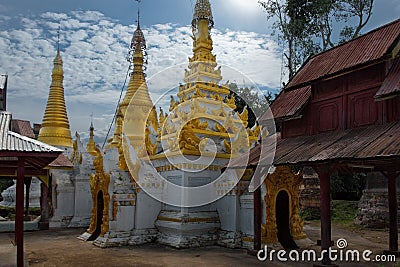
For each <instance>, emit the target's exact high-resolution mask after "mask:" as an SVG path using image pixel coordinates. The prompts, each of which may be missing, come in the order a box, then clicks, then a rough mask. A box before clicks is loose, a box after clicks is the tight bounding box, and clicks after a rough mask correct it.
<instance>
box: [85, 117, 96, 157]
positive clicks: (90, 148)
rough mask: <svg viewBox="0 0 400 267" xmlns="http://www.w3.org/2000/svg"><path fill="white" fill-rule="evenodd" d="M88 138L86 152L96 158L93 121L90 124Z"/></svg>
mask: <svg viewBox="0 0 400 267" xmlns="http://www.w3.org/2000/svg"><path fill="white" fill-rule="evenodd" d="M89 131H90V137H89V142H88V144H87V145H86V151H87V152H88V153H89V154H90V155H93V156H96V154H97V151H96V144H95V142H94V127H93V121H91V122H90V128H89Z"/></svg>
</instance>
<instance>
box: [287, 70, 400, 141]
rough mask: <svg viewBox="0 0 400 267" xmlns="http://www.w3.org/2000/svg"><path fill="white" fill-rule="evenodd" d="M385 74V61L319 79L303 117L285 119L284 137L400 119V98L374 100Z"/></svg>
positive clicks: (313, 86) (313, 87)
mask: <svg viewBox="0 0 400 267" xmlns="http://www.w3.org/2000/svg"><path fill="white" fill-rule="evenodd" d="M385 76H386V67H385V63H381V64H377V65H375V66H371V67H368V68H364V69H360V70H357V71H354V72H351V73H349V74H346V75H342V76H338V77H335V78H332V79H330V80H326V81H320V82H316V83H315V84H313V85H312V98H311V101H310V103H309V104H308V105H307V107H305V108H304V110H303V111H302V112H301V115H302V117H301V118H299V119H295V120H290V121H284V122H282V129H281V135H282V138H288V137H295V136H301V135H313V134H319V133H323V132H328V131H336V130H341V129H349V128H357V127H363V126H368V125H377V124H383V123H385V122H386V121H393V120H400V107H399V106H400V97H398V98H396V100H392V101H379V102H377V101H375V99H374V95H375V94H376V92H377V91H378V90H379V88H380V86H381V84H382V82H383V80H384V78H385ZM294 101H295V100H294ZM385 105H386V108H387V112H386V115H385V113H384V106H385Z"/></svg>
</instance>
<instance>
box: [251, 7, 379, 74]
mask: <svg viewBox="0 0 400 267" xmlns="http://www.w3.org/2000/svg"><path fill="white" fill-rule="evenodd" d="M258 2H259V3H260V5H261V6H262V8H263V9H264V10H265V11H266V14H267V18H268V19H269V20H270V19H274V20H275V21H274V23H273V30H274V32H273V33H274V34H277V36H278V41H279V42H280V43H281V44H284V47H285V48H284V59H285V68H287V70H288V74H289V80H290V79H291V78H292V77H293V76H294V74H295V73H296V71H297V70H298V68H299V67H300V66H301V65H302V64H303V62H304V61H305V60H306V59H307V58H308V57H309V56H311V55H313V54H316V53H319V52H321V51H325V50H327V49H329V48H331V47H333V46H335V45H336V44H338V43H342V42H345V41H348V40H350V39H353V38H355V37H357V36H358V35H359V34H360V32H361V30H362V29H363V28H364V26H365V25H366V24H367V22H368V21H369V19H370V17H371V15H372V7H373V4H374V0H266V1H258ZM340 25H343V26H342V28H341V29H340V30H339V31H338V32H334V31H333V30H334V28H333V26H340ZM339 28H340V27H339ZM334 34H336V35H338V38H337V39H338V41H337V42H334V41H333V39H334V38H333V36H334Z"/></svg>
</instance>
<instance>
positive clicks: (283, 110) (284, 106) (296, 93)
mask: <svg viewBox="0 0 400 267" xmlns="http://www.w3.org/2000/svg"><path fill="white" fill-rule="evenodd" d="M310 97H311V85H308V86H304V87H301V88H299V89H296V90H292V91H282V92H281V93H280V94H279V96H278V97H277V98H276V99H275V101H274V102H273V103H272V104H271V111H272V114H273V115H274V118H275V119H280V118H287V117H292V116H295V115H298V113H299V111H301V110H302V109H303V108H304V106H305V105H306V103H307V102H308V100H309V99H310ZM263 117H264V116H263ZM263 117H261V121H262V120H263Z"/></svg>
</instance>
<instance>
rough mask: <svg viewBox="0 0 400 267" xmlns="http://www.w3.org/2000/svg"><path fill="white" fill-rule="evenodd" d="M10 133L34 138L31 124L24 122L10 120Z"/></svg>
mask: <svg viewBox="0 0 400 267" xmlns="http://www.w3.org/2000/svg"><path fill="white" fill-rule="evenodd" d="M11 131H13V132H15V133H19V134H21V135H23V136H26V137H29V138H33V139H34V138H35V134H34V133H33V129H32V126H31V123H30V122H29V121H25V120H14V119H12V120H11Z"/></svg>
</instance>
